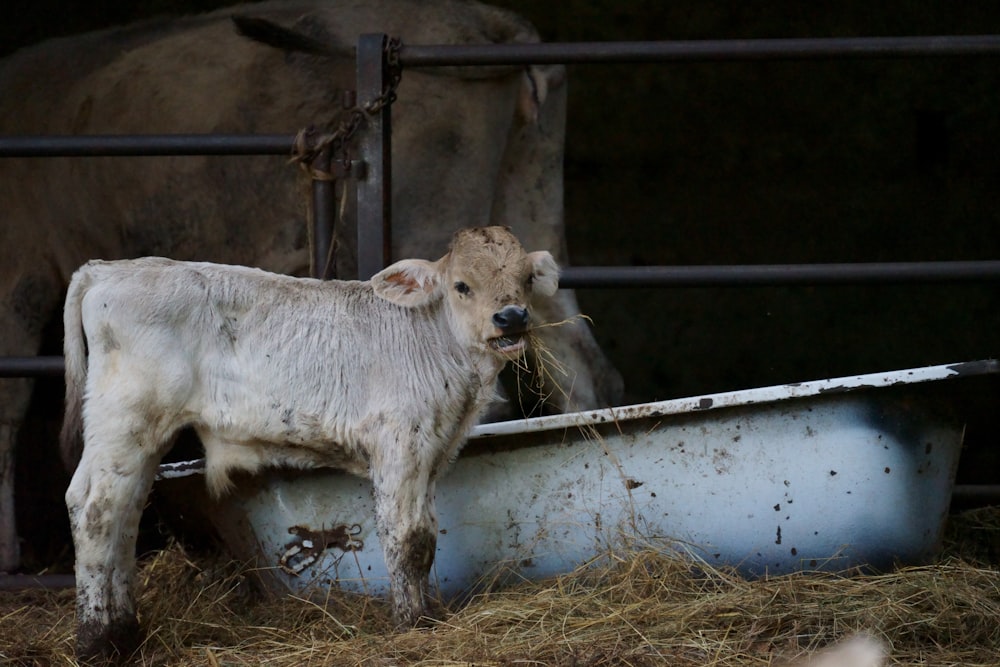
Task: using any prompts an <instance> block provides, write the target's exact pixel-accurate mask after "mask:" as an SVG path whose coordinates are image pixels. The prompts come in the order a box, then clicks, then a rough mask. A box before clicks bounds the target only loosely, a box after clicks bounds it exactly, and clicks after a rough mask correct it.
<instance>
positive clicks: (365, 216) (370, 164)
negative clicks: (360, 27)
mask: <svg viewBox="0 0 1000 667" xmlns="http://www.w3.org/2000/svg"><path fill="white" fill-rule="evenodd" d="M387 39H388V38H387V37H386V36H385V35H382V34H369V35H362V36H361V37H360V38H359V39H358V62H357V76H358V105H359V106H361V107H364V106H365V105H367V104H369V103H371V102H373V101H374V100H377V99H378V98H379V97H381V96H382V91H384V90H385V89H386V86H385V84H386V81H387V80H388V67H387V64H386V58H385V45H386V42H387ZM390 106H391V105H389V104H385V105H382V108H381V110H379V111H377V112H376V113H374V114H371V115H370V116H369V117H368V127H367V128H366V129H365V131H364V132H362V133H361V138H360V140H359V142H358V144H359V146H358V150H359V152H360V154H361V159H362V160H363V161H364V163H365V173H364V176H363V177H362V178H359V179H358V188H357V190H358V191H357V198H358V278H360V279H361V280H367V279H368V278H371V277H372V276H373V275H375V274H376V273H378V272H379V271H380V270H381V269H382V268H384V267H385V266H386V265H387V264H388V263H389V261H390V259H389V258H390V254H391V251H390V248H391V235H390V227H389V224H390V222H389V221H390V216H391V208H390V206H391V192H392V161H391V155H390V151H391V124H390V116H389V113H390V112H389V108H390Z"/></svg>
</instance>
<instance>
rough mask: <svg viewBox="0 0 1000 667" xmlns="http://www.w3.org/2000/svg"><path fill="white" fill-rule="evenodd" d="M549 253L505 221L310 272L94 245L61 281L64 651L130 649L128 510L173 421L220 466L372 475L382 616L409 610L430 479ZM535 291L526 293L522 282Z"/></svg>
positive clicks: (209, 470)
mask: <svg viewBox="0 0 1000 667" xmlns="http://www.w3.org/2000/svg"><path fill="white" fill-rule="evenodd" d="M558 271H559V270H558V267H557V265H556V263H555V261H554V260H553V258H552V255H551V254H549V252H547V251H544V250H542V251H536V252H533V253H530V254H528V253H525V251H524V250H523V249H522V247H521V245H520V244H519V243H518V241H517V239H516V238H515V237H514V236H513V235H512V234H511V233H510V231H509V230H508V229H507V228H504V227H486V228H474V229H463V230H460V231H459V232H457V233H456V234H455V238H454V240H453V242H452V244H451V246H450V248H449V251H448V254H446V255H445V256H444V257H442V258H441V259H440V260H438V261H437V262H429V261H426V260H414V259H409V260H402V261H399V262H396V263H395V264H393V265H391V266H389V267H388V268H386V269H383V270H382V271H381V272H379V273H378V274H376V275H375V276H374V277H373V278H372V280H371V281H365V282H357V281H336V280H335V281H319V280H314V279H311V278H292V277H288V276H283V275H277V274H273V273H267V272H264V271H261V270H259V269H250V268H245V267H237V266H226V265H219V264H209V263H205V262H177V261H174V260H166V259H162V258H142V259H137V260H119V261H117V262H102V261H93V262H90V263H88V264H87V265H85V266H84V267H82V268H81V269H80V270H79V271H77V272H76V274H74V276H73V280H72V282H71V283H70V286H69V292H68V294H67V297H66V306H65V311H64V318H65V319H64V325H65V332H66V342H65V354H66V423H65V428H64V432H63V443H64V446H65V447H67V448H70V449H73V448H74V443H75V442H76V441H77V435H78V432H79V426H80V422H81V418H82V422H83V439H84V443H83V444H84V446H83V455H82V459H81V460H80V463H79V466H78V467H77V470H76V473H75V474H74V476H73V480H72V482H71V483H70V486H69V490H68V491H67V492H66V504H67V506H68V508H69V513H70V520H71V524H72V529H73V540H74V543H75V546H76V582H77V645H78V649H77V652H78V654H79V655H80V656H81V657H83V658H93V657H110V656H113V655H115V654H122V655H125V654H129V653H131V651H132V650H133V649H134V648H135V646H136V645H137V644H136V640H137V638H138V625H137V621H136V615H135V601H134V594H133V591H132V586H133V580H134V575H135V542H136V533H137V530H138V526H139V515H140V513H141V511H142V507H143V505H144V503H145V499H146V496H147V495H148V494H149V490H150V487H151V485H152V483H153V477H154V475H155V473H156V468H157V465H158V463H159V461H160V458H161V457H162V456H163V454H164V452H165V450H166V449H167V448H169V446H170V443H171V441H172V439H173V437H174V436H175V434H176V433H177V432H178V431H179V430H180V429H181V428H183V427H188V426H190V427H193V428H194V429H195V431H196V432H197V433H198V435H199V436H200V438H201V440H202V442H203V443H204V445H205V459H206V477H207V481H208V485H209V488H210V489H211V490H212V491H213V492H214V493H215V494H216V495H218V494H220V493H222V492H224V491H225V490H226V488H227V487H228V486H229V474H230V472H231V471H233V470H249V471H254V470H257V469H259V468H261V467H263V466H267V465H276V464H282V465H290V466H296V467H312V466H335V467H338V468H341V469H344V470H347V471H350V472H353V473H355V474H358V475H363V476H366V477H369V478H370V479H371V480H372V485H373V488H374V495H375V512H376V517H375V520H376V527H377V531H378V535H379V540H380V542H381V544H382V545H383V552H384V556H385V560H386V566H387V570H388V572H389V581H390V591H391V597H392V605H393V615H394V617H395V620H396V622H397V623H398V624H399V625H402V626H406V625H412V624H413V623H414V622H415V621H416V620H417V619H419V618H420V617H421V616H422V615H424V613H425V606H424V592H425V589H426V583H427V575H428V572H429V570H430V566H431V561H432V559H433V557H434V545H435V543H436V535H437V520H436V517H435V512H434V483H435V479H436V478H437V476H438V474H439V473H440V472H441V470H442V468H444V467H445V465H446V464H447V463H448V461H449V460H450V459H452V458H453V457H454V456H455V455H456V454H457V452H458V449H459V447H460V446H461V445H462V444H463V443H464V441H465V438H466V436H467V433H468V431H469V429H470V428H471V427H472V426H473V425H474V424H475V420H476V418H477V417H478V415H479V414H480V412H481V411H482V409H483V408H484V407H485V406H486V405H487V403H488V402H489V401H490V400H491V398H492V395H493V392H494V384H495V381H496V379H497V375H498V374H499V372H500V369H501V368H502V367H503V366H504V364H505V363H506V362H507V361H508V360H510V359H514V358H517V357H519V356H520V354H521V353H522V352H523V351H524V349H525V347H526V338H525V334H526V333H527V328H528V323H529V310H528V303H529V299H530V297H531V296H532V294H533V293H534V295H535V296H537V297H539V299H541V298H545V297H551V296H553V295H554V294H555V292H556V288H557V286H558ZM536 303H541V301H540V300H536Z"/></svg>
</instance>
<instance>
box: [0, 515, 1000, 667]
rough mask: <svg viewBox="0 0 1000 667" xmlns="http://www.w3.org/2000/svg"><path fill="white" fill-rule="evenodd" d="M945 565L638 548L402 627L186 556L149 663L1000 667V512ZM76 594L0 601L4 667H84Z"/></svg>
mask: <svg viewBox="0 0 1000 667" xmlns="http://www.w3.org/2000/svg"><path fill="white" fill-rule="evenodd" d="M957 523H959V524H960V526H961V527H962V529H963V530H962V533H961V534H958V535H953V537H952V539H951V541H950V542H949V548H948V550H947V553H946V554H945V555H944V556H942V558H941V559H940V561H939V562H937V563H934V564H932V565H928V566H923V567H905V568H900V569H899V570H897V571H894V572H888V573H884V574H877V575H872V574H859V573H838V574H817V573H800V574H791V575H784V576H779V577H771V578H764V579H760V580H755V581H748V580H746V579H743V578H742V577H740V576H739V575H738V574H736V573H735V572H733V571H732V570H729V569H726V568H715V567H711V566H710V565H708V564H706V563H704V562H699V561H696V560H693V559H692V558H691V557H690V556H689V555H687V554H684V553H680V552H678V551H676V550H670V549H657V548H654V546H655V545H649V544H643V543H640V542H635V543H633V544H631V545H629V546H627V547H625V548H622V549H619V550H616V551H609V552H607V553H605V554H604V555H602V556H601V557H600V558H599V559H597V560H596V561H594V562H592V563H589V564H587V565H585V566H582V567H580V568H578V569H577V570H576V571H575V572H573V573H570V574H567V575H565V576H561V577H557V578H554V579H549V580H546V581H542V582H522V583H519V584H517V585H514V586H511V587H508V588H504V589H500V590H495V591H490V592H486V593H483V594H480V595H476V596H474V597H472V598H471V599H470V600H468V601H466V602H464V603H452V604H450V605H447V606H445V607H444V608H443V609H442V613H441V619H442V620H440V621H438V622H432V623H430V624H429V626H428V627H426V628H422V629H416V630H412V631H409V632H404V633H394V632H392V630H391V619H390V613H389V610H388V606H387V605H386V604H385V603H384V602H382V601H380V600H372V599H369V598H366V597H364V596H359V595H353V594H345V593H341V592H337V591H333V592H331V593H330V595H329V598H328V599H327V600H326V603H325V604H318V603H315V602H311V601H306V600H301V599H297V598H295V597H292V596H284V597H280V598H277V599H272V600H264V599H260V598H258V597H257V596H256V595H254V593H253V592H252V590H251V589H250V587H249V585H248V582H247V581H246V578H245V570H244V569H243V568H242V567H241V566H240V565H238V564H234V563H226V562H220V563H211V562H204V560H203V559H202V560H199V561H198V562H195V561H194V560H193V559H192V558H191V557H190V556H189V554H188V553H186V552H185V550H184V549H183V548H182V547H181V546H179V545H172V546H171V547H169V548H168V549H166V550H164V551H162V552H159V553H157V554H156V555H154V556H153V557H152V558H150V559H147V560H145V561H144V562H143V564H142V566H141V570H140V576H139V581H140V586H141V589H142V591H141V594H140V600H139V607H140V614H141V617H142V622H143V625H144V626H145V627H146V628H147V633H148V637H147V639H146V642H145V644H144V646H143V648H142V650H141V654H140V655H139V656H138V660H137V662H138V664H141V665H150V666H153V665H156V666H159V665H205V666H208V667H216V666H219V667H221V666H223V665H258V664H261V663H262V662H266V663H268V664H270V665H275V666H276V667H285V666H289V667H290V666H291V665H296V666H298V665H364V666H371V667H388V666H389V665H414V666H421V667H424V666H428V667H429V666H432V665H433V666H437V667H446V666H458V665H482V666H492V665H496V666H501V665H502V666H505V667H513V666H521V665H524V666H532V665H566V666H571V665H572V666H576V667H583V666H593V667H603V666H605V665H635V666H645V665H671V666H677V667H687V666H692V667H693V666H695V665H697V666H698V667H723V666H727V667H729V666H733V667H735V666H741V667H742V666H747V667H751V666H753V667H756V666H764V665H778V664H782V663H783V662H784V661H786V660H793V659H796V658H799V657H801V656H804V655H807V654H809V653H811V652H813V651H815V650H817V649H819V648H821V647H823V646H826V645H828V644H831V643H833V642H835V641H837V640H840V639H842V638H844V637H847V636H850V635H853V634H856V633H859V632H867V633H870V634H871V635H872V636H874V637H877V638H881V639H883V640H884V641H885V642H886V643H887V645H888V647H889V650H890V655H891V660H890V664H895V665H923V666H934V665H941V666H944V665H962V666H963V667H973V666H976V665H996V664H998V658H997V656H1000V622H998V620H1000V570H998V569H997V568H996V566H995V563H994V564H993V565H990V564H986V563H982V562H972V561H970V560H963V559H962V558H960V557H959V556H957V555H956V554H955V551H956V548H960V547H961V546H962V544H963V540H965V539H967V538H966V537H964V536H965V535H966V534H967V533H970V532H971V533H979V535H977V536H976V539H979V538H981V537H982V534H983V533H991V534H992V535H993V537H994V538H995V537H996V535H997V531H998V526H1000V510H989V511H980V512H979V513H976V514H974V515H971V516H969V515H963V517H960V518H959V520H958V521H957ZM72 621H73V594H72V591H58V592H44V591H29V592H22V593H2V594H0V663H2V664H5V665H6V664H11V665H31V666H35V665H39V666H40V665H73V664H75V662H74V661H73V659H72V657H71V656H72V639H73V637H72V633H73V628H72Z"/></svg>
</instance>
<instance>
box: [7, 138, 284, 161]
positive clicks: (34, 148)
mask: <svg viewBox="0 0 1000 667" xmlns="http://www.w3.org/2000/svg"><path fill="white" fill-rule="evenodd" d="M294 145H295V135H291V134H287V135H286V134H259V135H258V134H144V135H138V134H136V135H110V134H105V135H86V136H66V135H64V136H0V157H90V156H102V155H108V156H147V155H155V156H163V155H291V154H292V148H293V147H294Z"/></svg>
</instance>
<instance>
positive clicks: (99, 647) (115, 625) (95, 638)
mask: <svg viewBox="0 0 1000 667" xmlns="http://www.w3.org/2000/svg"><path fill="white" fill-rule="evenodd" d="M140 637H141V631H140V629H139V621H138V620H136V618H135V617H134V616H133V617H131V618H126V619H120V620H117V621H114V622H112V623H109V624H107V625H105V624H103V623H97V622H96V621H89V622H81V623H79V624H77V628H76V657H77V659H78V660H79V661H80V662H81V663H85V664H89V665H118V664H124V663H127V662H129V660H130V659H131V657H132V655H133V654H134V653H135V652H136V649H138V648H139V639H140Z"/></svg>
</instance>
